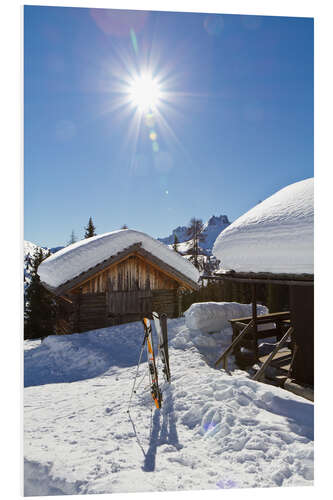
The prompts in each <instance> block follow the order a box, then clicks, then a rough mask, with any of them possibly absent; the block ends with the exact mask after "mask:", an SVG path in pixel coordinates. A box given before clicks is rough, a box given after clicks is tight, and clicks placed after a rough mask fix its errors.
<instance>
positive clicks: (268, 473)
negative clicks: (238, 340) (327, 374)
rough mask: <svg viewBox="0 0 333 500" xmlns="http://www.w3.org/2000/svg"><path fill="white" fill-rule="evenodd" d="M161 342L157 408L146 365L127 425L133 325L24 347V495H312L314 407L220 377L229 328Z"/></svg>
mask: <svg viewBox="0 0 333 500" xmlns="http://www.w3.org/2000/svg"><path fill="white" fill-rule="evenodd" d="M168 333H169V345H170V347H169V352H170V366H171V375H172V383H171V385H168V384H167V383H165V382H163V381H162V384H161V385H162V390H163V398H164V400H163V405H162V409H161V410H154V409H153V407H152V399H151V396H150V394H149V389H148V387H147V384H148V377H147V376H146V375H147V366H146V365H147V364H146V363H145V362H144V363H142V365H141V367H140V371H139V378H138V380H139V381H140V385H139V387H138V390H137V393H136V394H135V395H134V398H133V400H132V406H131V411H130V414H128V413H127V409H128V401H129V398H130V393H131V389H132V384H133V379H134V375H135V372H136V365H137V361H138V356H139V351H140V347H141V343H142V339H143V328H142V325H141V324H140V323H139V322H137V323H131V324H126V325H119V326H115V327H111V328H106V329H101V330H96V331H91V332H86V333H83V334H73V335H67V336H50V337H47V338H46V339H45V340H44V341H43V342H42V343H39V342H36V341H25V344H24V346H25V389H24V435H25V437H24V456H25V495H48V494H84V493H115V492H138V491H165V490H192V489H218V488H221V489H223V488H246V487H247V488H248V487H250V488H254V487H270V486H294V485H312V481H313V404H312V403H311V402H309V401H307V400H304V399H302V398H300V397H298V396H295V395H294V394H291V393H288V392H286V391H284V390H283V389H280V388H276V387H272V386H268V385H265V384H262V383H259V382H254V381H252V380H251V379H250V378H249V376H248V374H247V373H245V372H243V371H240V370H234V371H233V373H232V376H230V375H228V374H227V373H225V372H223V371H222V370H215V369H214V368H213V367H212V365H213V362H214V360H215V359H216V357H217V356H218V355H219V354H220V353H221V352H222V350H223V349H224V347H225V346H226V345H227V344H228V343H229V342H230V337H231V331H230V328H229V327H227V328H224V327H223V329H222V330H221V331H219V332H217V333H214V334H209V333H205V332H204V331H201V330H193V329H189V328H188V326H186V323H185V319H184V318H179V319H174V320H168ZM230 366H231V367H234V365H233V363H231V364H230ZM149 472H154V474H149Z"/></svg>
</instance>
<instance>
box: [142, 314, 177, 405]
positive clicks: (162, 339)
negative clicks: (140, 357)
mask: <svg viewBox="0 0 333 500" xmlns="http://www.w3.org/2000/svg"><path fill="white" fill-rule="evenodd" d="M153 318H154V323H155V328H156V333H157V339H158V351H159V353H160V358H161V361H162V366H163V369H162V371H163V374H164V377H165V379H166V380H167V382H170V365H169V352H168V334H167V318H166V315H165V314H162V315H161V316H159V315H158V314H157V313H155V312H153ZM142 321H143V325H144V329H145V341H146V345H147V357H148V366H149V377H150V388H151V395H152V398H153V400H154V403H155V406H156V408H158V409H159V408H161V406H162V392H161V390H160V387H159V385H158V372H157V366H156V359H155V352H154V344H153V336H152V328H151V323H150V320H149V319H148V318H143V320H142Z"/></svg>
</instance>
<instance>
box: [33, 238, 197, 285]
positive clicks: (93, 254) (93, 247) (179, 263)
mask: <svg viewBox="0 0 333 500" xmlns="http://www.w3.org/2000/svg"><path fill="white" fill-rule="evenodd" d="M135 243H142V248H143V249H145V250H147V251H148V252H150V253H151V254H153V255H154V256H155V257H157V258H159V259H160V260H162V261H163V262H165V263H166V264H168V265H169V266H171V267H173V268H174V269H176V270H177V271H179V272H180V273H182V274H183V275H185V276H186V277H187V278H189V279H191V280H193V281H195V282H197V281H198V279H199V272H198V270H197V269H196V268H195V267H194V266H193V264H191V263H190V262H189V261H188V260H186V259H184V258H183V257H181V256H180V255H179V254H177V253H176V252H175V251H174V250H170V248H168V247H167V246H166V245H164V244H163V243H161V242H159V241H157V240H155V239H154V238H151V237H150V236H148V235H147V234H144V233H141V232H139V231H134V230H133V229H121V230H118V231H113V232H111V233H105V234H101V235H98V236H93V237H91V238H87V239H84V240H81V241H78V242H76V243H73V244H72V245H69V246H68V247H65V248H63V249H62V250H60V251H59V252H56V253H55V254H53V255H51V256H50V257H48V258H47V259H46V260H44V261H43V262H42V263H41V265H40V266H39V268H38V274H39V276H40V279H41V280H42V281H43V282H44V283H46V284H48V285H49V286H52V287H57V286H59V285H61V284H63V283H65V282H66V281H68V280H71V279H73V278H75V277H76V276H78V275H79V274H81V273H82V272H84V271H87V270H88V269H89V268H91V267H93V266H95V265H97V264H99V263H100V262H103V261H104V260H105V259H108V258H109V257H111V256H113V255H116V254H117V253H118V252H121V251H122V250H124V249H125V248H128V247H129V246H131V245H133V244H135Z"/></svg>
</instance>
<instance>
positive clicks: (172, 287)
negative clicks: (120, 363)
mask: <svg viewBox="0 0 333 500" xmlns="http://www.w3.org/2000/svg"><path fill="white" fill-rule="evenodd" d="M179 287H180V284H179V283H178V282H177V281H176V280H174V279H172V278H170V277H169V276H167V275H166V274H164V273H163V271H160V270H159V269H157V268H156V267H155V266H153V265H151V264H150V263H149V262H148V261H146V260H145V259H144V258H142V257H141V256H137V255H131V256H129V257H127V258H126V259H125V260H123V261H122V262H119V263H118V264H116V265H113V266H111V267H110V268H107V269H105V270H104V271H102V272H100V273H98V274H97V275H95V276H93V277H92V278H91V279H89V280H87V281H86V282H84V283H82V284H81V285H80V286H78V287H76V288H75V289H73V290H72V291H71V294H70V295H71V297H72V299H73V308H74V313H73V318H74V320H73V326H74V328H73V331H74V332H84V331H88V330H93V329H98V328H105V327H107V326H113V325H117V324H121V323H127V322H131V321H138V320H140V319H141V318H142V316H143V314H142V313H134V312H133V311H131V312H128V313H126V314H124V311H121V313H119V314H117V313H115V311H114V310H113V308H112V307H110V304H111V303H112V300H114V298H115V296H116V295H118V294H119V292H131V291H133V295H140V294H138V291H140V290H147V291H150V292H149V293H150V297H151V299H150V300H151V311H156V312H158V313H162V312H163V313H165V314H167V316H168V317H169V318H172V317H177V316H178V312H179V311H178V309H179V304H178V302H179V300H178V296H177V289H178V288H179ZM112 295H114V298H113V297H112ZM117 300H118V299H117ZM144 315H146V312H145V314H144Z"/></svg>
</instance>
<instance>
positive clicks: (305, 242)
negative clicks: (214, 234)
mask: <svg viewBox="0 0 333 500" xmlns="http://www.w3.org/2000/svg"><path fill="white" fill-rule="evenodd" d="M313 226H314V203H313V178H310V179H305V180H303V181H300V182H296V183H294V184H291V185H289V186H286V187H285V188H283V189H281V190H280V191H278V192H276V193H275V194H273V195H272V196H270V197H269V198H267V199H266V200H264V201H263V202H262V203H260V204H258V205H256V206H255V207H254V208H252V209H251V210H249V211H248V212H246V213H245V214H244V215H242V216H241V217H239V218H238V219H237V220H236V221H234V222H233V223H232V224H231V225H230V226H228V227H227V228H226V229H225V230H224V231H223V232H221V233H220V235H219V236H218V238H217V239H216V241H215V244H214V247H213V254H214V255H215V257H216V258H217V259H219V260H220V262H221V270H220V278H221V279H225V280H230V281H234V282H241V283H250V284H252V290H253V301H254V302H255V300H256V299H255V296H256V294H255V289H256V285H257V284H259V283H261V284H262V283H266V284H267V283H270V284H276V285H279V284H280V285H281V284H282V285H287V286H289V292H290V293H289V296H290V300H289V303H290V323H291V325H292V327H293V333H292V343H293V347H294V348H293V360H292V366H291V371H290V374H291V377H292V378H293V379H294V380H295V381H297V382H298V383H301V384H308V385H313V378H314V367H313V365H314V362H313V353H314V274H313V261H314V257H313V246H314V245H313V234H314V228H313ZM253 311H254V312H253V318H254V317H255V307H254V308H253ZM255 320H256V318H255Z"/></svg>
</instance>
